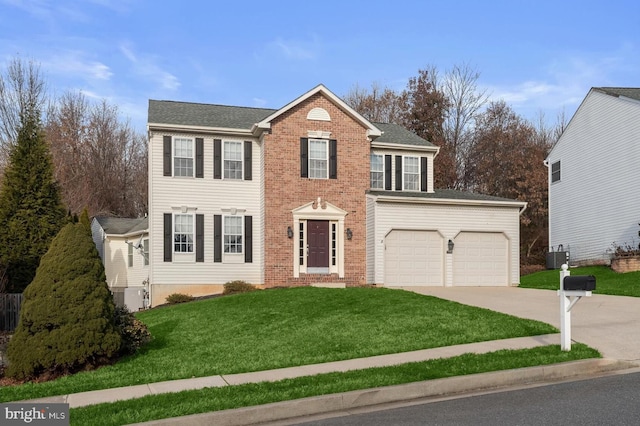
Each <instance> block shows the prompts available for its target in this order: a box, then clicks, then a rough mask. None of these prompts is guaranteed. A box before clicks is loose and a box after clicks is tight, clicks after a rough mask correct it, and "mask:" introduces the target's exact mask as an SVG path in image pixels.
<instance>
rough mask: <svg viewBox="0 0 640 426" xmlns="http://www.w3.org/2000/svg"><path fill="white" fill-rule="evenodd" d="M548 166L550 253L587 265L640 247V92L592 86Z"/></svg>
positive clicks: (550, 155) (630, 89) (556, 147)
mask: <svg viewBox="0 0 640 426" xmlns="http://www.w3.org/2000/svg"><path fill="white" fill-rule="evenodd" d="M545 163H546V164H547V166H548V168H549V245H550V246H551V247H550V248H552V249H553V250H558V246H560V245H562V247H563V249H564V250H565V251H569V256H570V260H571V262H572V263H576V264H586V263H608V262H609V260H610V255H611V253H612V251H613V249H614V246H615V245H620V246H625V245H629V246H635V247H636V248H637V247H638V244H640V239H639V238H638V231H639V230H640V227H639V226H638V223H640V197H639V196H638V188H639V183H640V180H639V178H638V177H639V174H640V88H616V87H594V88H592V89H591V90H590V91H589V93H588V94H587V96H586V97H585V99H584V100H583V101H582V104H581V105H580V107H579V108H578V110H577V111H576V113H575V114H574V116H573V118H572V119H571V121H570V122H569V124H568V125H567V127H566V129H565V130H564V132H563V133H562V135H561V136H560V138H559V140H558V142H557V143H556V145H555V146H554V147H553V149H552V150H551V152H550V153H549V156H548V157H547V160H546V161H545Z"/></svg>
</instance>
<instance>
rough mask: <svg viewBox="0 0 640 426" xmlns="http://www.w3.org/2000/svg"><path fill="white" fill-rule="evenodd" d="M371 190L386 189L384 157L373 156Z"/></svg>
mask: <svg viewBox="0 0 640 426" xmlns="http://www.w3.org/2000/svg"><path fill="white" fill-rule="evenodd" d="M371 189H384V155H380V154H371Z"/></svg>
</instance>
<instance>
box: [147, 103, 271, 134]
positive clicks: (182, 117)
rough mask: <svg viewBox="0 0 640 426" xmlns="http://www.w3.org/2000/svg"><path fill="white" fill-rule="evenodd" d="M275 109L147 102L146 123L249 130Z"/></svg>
mask: <svg viewBox="0 0 640 426" xmlns="http://www.w3.org/2000/svg"><path fill="white" fill-rule="evenodd" d="M275 111H276V110H275V109H268V108H249V107H237V106H227V105H209V104H196V103H190V102H176V101H155V100H153V99H149V120H148V122H149V123H155V124H174V125H176V124H177V125H182V126H199V127H225V128H230V129H250V128H251V126H252V125H254V124H255V123H257V122H259V121H261V120H262V119H263V118H266V117H268V116H269V115H271V114H273V113H274V112H275Z"/></svg>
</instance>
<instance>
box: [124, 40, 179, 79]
mask: <svg viewBox="0 0 640 426" xmlns="http://www.w3.org/2000/svg"><path fill="white" fill-rule="evenodd" d="M120 51H121V52H122V54H123V55H124V56H125V57H126V58H127V59H128V60H129V62H130V63H131V65H132V66H133V70H134V72H135V73H136V74H138V75H140V76H143V77H145V78H148V79H151V80H152V81H154V82H156V83H157V84H159V85H160V87H161V88H162V89H166V90H176V89H178V88H179V87H180V80H178V77H176V76H175V75H173V74H171V73H170V72H167V71H165V70H163V69H162V68H160V67H159V66H158V65H156V63H155V59H154V58H152V57H147V56H139V55H136V54H135V53H134V52H133V49H132V48H131V47H130V46H129V45H128V44H127V43H123V44H121V45H120Z"/></svg>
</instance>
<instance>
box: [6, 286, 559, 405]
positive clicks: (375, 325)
mask: <svg viewBox="0 0 640 426" xmlns="http://www.w3.org/2000/svg"><path fill="white" fill-rule="evenodd" d="M138 317H139V318H140V319H141V320H142V321H144V322H145V323H146V324H147V325H148V326H149V329H150V331H151V334H152V335H153V336H154V340H153V341H152V342H151V343H150V344H149V345H147V346H146V347H145V348H144V349H143V351H141V352H140V353H139V354H137V355H135V356H132V357H129V358H125V359H123V360H121V361H119V362H118V363H116V364H114V365H112V366H106V367H103V368H100V369H98V370H95V371H90V372H82V373H78V374H75V375H72V376H67V377H63V378H60V379H57V380H53V381H50V382H45V383H27V384H24V385H20V386H11V387H4V388H2V389H0V402H6V401H16V400H23V399H32V398H41V397H45V396H53V395H64V394H68V393H76V392H84V391H89V390H96V389H106V388H113V387H120V386H130V385H136V384H143V383H152V382H158V381H164V380H173V379H184V378H191V377H202V376H211V375H219V374H233V373H243V372H249V371H260V370H269V369H274V368H282V367H291V366H297V365H305V364H314V363H321V362H328V361H337V360H344V359H352V358H360V357H367V356H374V355H381V354H389V353H398V352H405V351H412V350H418V349H427V348H434V347H440V346H450V345H457V344H463V343H471V342H478V341H486V340H495V339H504V338H511V337H520V336H531V335H540V334H547V333H555V332H557V329H555V328H554V327H552V326H550V325H548V324H544V323H541V322H537V321H532V320H525V319H520V318H515V317H512V316H509V315H505V314H501V313H497V312H492V311H489V310H486V309H481V308H476V307H471V306H465V305H461V304H458V303H456V302H451V301H446V300H442V299H438V298H434V297H429V296H423V295H418V294H415V293H412V292H408V291H399V290H389V289H383V288H348V289H324V288H311V287H302V288H289V289H280V290H268V291H258V292H253V293H245V294H239V295H233V296H225V297H220V298H214V299H208V300H199V301H195V302H190V303H185V304H179V305H174V306H169V307H165V308H160V309H152V310H150V311H146V312H142V313H140V314H139V315H138Z"/></svg>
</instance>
